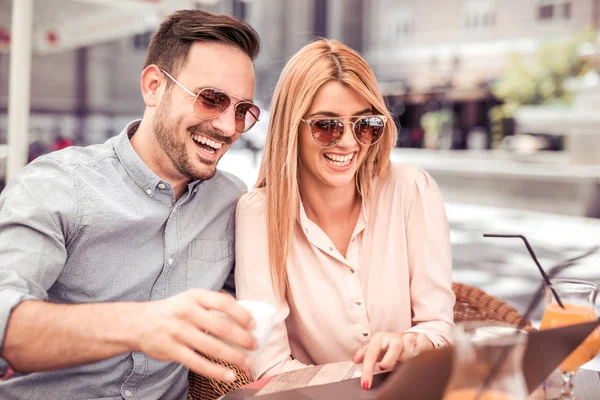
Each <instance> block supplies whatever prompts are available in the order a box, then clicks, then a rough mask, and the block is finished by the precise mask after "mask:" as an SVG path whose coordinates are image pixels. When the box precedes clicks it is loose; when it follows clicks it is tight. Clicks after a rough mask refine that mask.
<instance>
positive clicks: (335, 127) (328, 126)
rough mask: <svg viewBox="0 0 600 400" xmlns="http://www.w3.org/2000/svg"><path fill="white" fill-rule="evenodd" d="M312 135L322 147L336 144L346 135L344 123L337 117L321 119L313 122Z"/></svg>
mask: <svg viewBox="0 0 600 400" xmlns="http://www.w3.org/2000/svg"><path fill="white" fill-rule="evenodd" d="M310 131H311V133H312V137H313V139H314V140H315V143H317V144H318V145H319V146H321V147H331V146H335V145H336V144H337V143H338V142H339V141H340V140H341V139H342V136H344V124H343V123H342V122H341V121H338V120H337V119H319V120H316V121H314V122H313V123H312V125H311V129H310Z"/></svg>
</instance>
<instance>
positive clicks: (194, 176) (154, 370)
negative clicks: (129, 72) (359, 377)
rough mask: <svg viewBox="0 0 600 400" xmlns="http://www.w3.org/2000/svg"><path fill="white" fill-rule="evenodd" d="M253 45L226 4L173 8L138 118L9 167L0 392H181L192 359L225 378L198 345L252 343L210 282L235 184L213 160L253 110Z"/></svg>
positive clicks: (234, 357)
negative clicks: (12, 172) (101, 137)
mask: <svg viewBox="0 0 600 400" xmlns="http://www.w3.org/2000/svg"><path fill="white" fill-rule="evenodd" d="M258 50H259V39H258V35H257V33H256V32H255V31H254V30H253V29H252V28H251V27H249V26H248V25H246V24H245V23H243V22H241V21H238V20H236V19H233V18H230V17H227V16H219V15H213V14H210V13H206V12H203V11H198V10H183V11H178V12H176V13H174V14H172V15H170V16H169V17H167V18H166V20H165V21H164V22H163V23H162V25H161V26H160V28H159V30H158V32H157V33H156V34H155V36H154V38H153V39H152V42H151V43H150V47H149V49H148V55H147V59H146V64H145V68H144V70H143V72H142V75H141V90H142V96H143V99H144V102H145V104H146V108H145V111H144V115H143V118H142V120H140V121H133V122H132V123H130V124H129V125H128V126H127V127H126V128H125V129H124V130H123V132H121V134H120V135H117V136H115V137H114V138H111V139H109V140H108V141H107V142H106V143H104V144H102V145H96V146H90V147H87V148H74V147H71V148H68V149H65V150H62V151H59V152H55V153H51V154H49V155H46V156H43V157H40V158H39V159H37V160H35V161H34V162H33V163H31V164H30V165H28V166H27V167H26V168H25V169H24V170H23V171H22V172H21V173H20V175H19V176H18V177H16V178H15V179H14V180H13V181H11V182H10V184H9V185H8V187H7V188H6V189H5V191H4V192H3V193H2V196H1V197H0V260H1V261H0V350H1V358H0V376H1V375H4V380H3V381H2V382H0V398H2V399H25V398H26V399H70V398H77V399H121V398H126V399H158V398H168V399H185V398H186V396H187V375H188V368H189V369H191V370H193V371H195V372H196V373H199V374H204V375H207V376H210V377H214V378H217V379H224V380H225V379H228V380H233V379H234V376H233V375H234V374H233V372H232V371H230V370H228V369H226V368H223V367H221V366H218V365H215V364H212V363H210V362H209V361H208V360H207V359H205V358H203V357H202V356H201V355H199V354H198V353H197V352H196V351H195V350H198V351H199V352H201V353H203V354H206V355H209V356H213V357H218V358H220V359H223V360H227V361H229V362H232V363H235V364H238V365H241V366H248V365H250V363H251V361H252V360H251V358H249V356H248V355H247V353H246V352H245V351H243V350H241V349H240V348H243V349H247V350H252V349H256V348H257V346H258V345H257V343H256V341H255V339H254V337H253V336H252V334H251V333H250V332H249V330H251V329H253V327H254V324H255V323H254V321H253V320H252V317H251V316H250V315H249V314H248V313H247V312H246V311H245V310H244V309H243V308H242V307H240V306H239V305H237V303H236V302H235V300H234V299H233V297H231V296H229V295H227V294H225V293H219V292H217V290H219V289H221V288H222V287H223V284H224V282H225V281H226V278H227V277H228V275H229V274H230V272H231V270H232V267H233V259H234V257H233V228H234V227H233V224H234V209H235V204H236V201H237V199H238V198H239V196H241V194H243V192H244V191H245V187H244V185H243V184H242V182H241V181H239V180H237V179H236V178H234V177H232V176H230V175H228V174H225V173H222V172H219V171H217V170H216V165H217V162H218V160H219V159H220V158H221V156H222V155H223V154H224V153H225V152H226V151H227V149H228V148H229V147H230V146H231V144H232V143H233V142H235V141H236V140H237V139H238V138H239V137H240V135H241V134H242V132H244V131H246V130H247V129H249V128H250V127H251V126H252V125H253V124H254V123H255V122H256V120H257V119H258V114H259V110H258V108H257V107H256V106H254V105H253V104H252V103H251V99H252V96H253V91H254V70H253V64H252V60H254V59H255V57H256V55H257V53H258ZM211 310H217V311H221V312H224V313H226V314H227V315H228V316H229V317H230V318H222V317H219V316H218V315H217V313H214V312H211ZM2 367H4V368H2ZM2 370H4V371H2ZM13 374H14V376H12V377H9V376H11V375H13Z"/></svg>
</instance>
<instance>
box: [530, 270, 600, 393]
mask: <svg viewBox="0 0 600 400" xmlns="http://www.w3.org/2000/svg"><path fill="white" fill-rule="evenodd" d="M551 282H552V288H553V289H554V290H555V291H556V293H557V294H558V297H559V298H560V300H561V302H562V303H563V305H564V308H562V307H560V305H559V304H558V303H557V302H556V298H555V296H553V295H552V292H551V290H550V288H548V287H546V308H545V310H544V315H543V317H542V323H541V325H540V329H552V328H558V327H561V326H567V325H575V324H580V323H584V322H589V321H595V320H596V318H597V315H596V310H595V306H596V299H597V297H598V289H599V287H598V285H596V284H595V283H592V282H588V281H584V280H578V279H552V280H551ZM599 350H600V329H596V330H594V331H593V332H592V333H591V334H590V335H589V336H588V337H587V338H586V339H585V340H584V341H583V343H581V344H580V345H579V347H577V349H575V351H574V352H573V353H571V354H570V355H569V357H567V358H566V359H565V360H564V361H563V362H562V363H561V364H560V366H559V369H560V371H561V372H562V379H563V382H562V392H561V396H560V397H559V399H561V400H572V399H575V394H574V391H573V386H574V377H575V374H576V373H577V370H579V367H581V366H582V365H583V364H585V363H587V362H588V361H590V360H591V359H592V358H594V357H595V356H596V354H598V351H599Z"/></svg>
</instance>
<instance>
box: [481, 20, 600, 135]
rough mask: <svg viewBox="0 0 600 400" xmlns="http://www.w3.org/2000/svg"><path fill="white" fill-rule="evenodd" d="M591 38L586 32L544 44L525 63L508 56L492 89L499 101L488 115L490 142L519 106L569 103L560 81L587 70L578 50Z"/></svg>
mask: <svg viewBox="0 0 600 400" xmlns="http://www.w3.org/2000/svg"><path fill="white" fill-rule="evenodd" d="M595 37H596V32H595V31H594V30H593V29H587V30H585V31H583V32H581V33H579V34H577V35H574V36H572V37H570V38H566V39H565V38H562V39H555V40H551V41H548V42H547V43H545V44H543V45H542V46H541V47H540V48H539V49H538V51H537V53H536V54H535V55H534V56H533V57H532V58H530V59H529V60H524V59H523V57H522V56H521V55H519V54H511V55H510V56H509V57H508V60H507V66H506V69H505V71H504V75H503V76H502V77H501V78H500V80H499V81H498V82H497V83H496V85H495V86H494V88H493V90H492V92H493V94H494V95H495V96H496V97H497V98H498V99H500V100H502V101H503V104H502V105H500V106H497V107H494V108H492V109H491V110H490V113H489V117H490V121H491V123H492V127H491V128H492V140H493V141H494V142H495V141H496V140H497V139H499V138H501V136H503V128H502V121H503V120H504V119H506V118H511V117H512V116H513V114H514V112H515V110H516V109H517V108H519V107H520V106H521V105H534V104H570V102H571V101H572V94H571V93H569V92H568V91H567V90H565V88H564V82H565V80H566V79H567V78H569V77H573V76H581V75H584V74H585V73H586V72H587V71H588V70H589V68H590V66H589V65H587V64H586V63H585V61H584V60H583V59H582V58H581V57H580V56H579V54H578V51H579V48H580V47H581V45H582V44H583V43H585V42H589V41H593V40H594V39H595Z"/></svg>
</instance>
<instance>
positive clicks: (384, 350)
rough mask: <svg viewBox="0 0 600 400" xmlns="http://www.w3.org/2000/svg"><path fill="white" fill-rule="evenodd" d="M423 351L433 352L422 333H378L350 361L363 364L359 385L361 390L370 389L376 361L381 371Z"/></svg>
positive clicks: (431, 346) (431, 344)
mask: <svg viewBox="0 0 600 400" xmlns="http://www.w3.org/2000/svg"><path fill="white" fill-rule="evenodd" d="M425 350H433V343H431V341H430V340H429V338H427V336H426V335H425V334H423V333H413V332H406V333H395V332H379V333H376V334H375V335H373V338H372V339H371V341H370V342H369V343H368V344H367V345H366V346H364V347H362V348H360V349H359V350H358V351H357V352H356V353H355V354H354V356H353V357H352V361H353V362H354V363H356V364H359V363H361V362H362V363H363V370H362V377H361V381H360V383H361V386H362V388H363V389H370V388H371V384H372V382H373V370H374V368H375V364H376V363H377V362H378V361H381V362H380V363H379V368H380V369H381V370H382V371H383V370H386V369H390V368H392V367H393V366H394V365H395V364H396V363H397V362H398V361H401V360H405V359H407V358H410V357H413V356H416V355H417V354H419V353H421V352H422V351H425Z"/></svg>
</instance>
